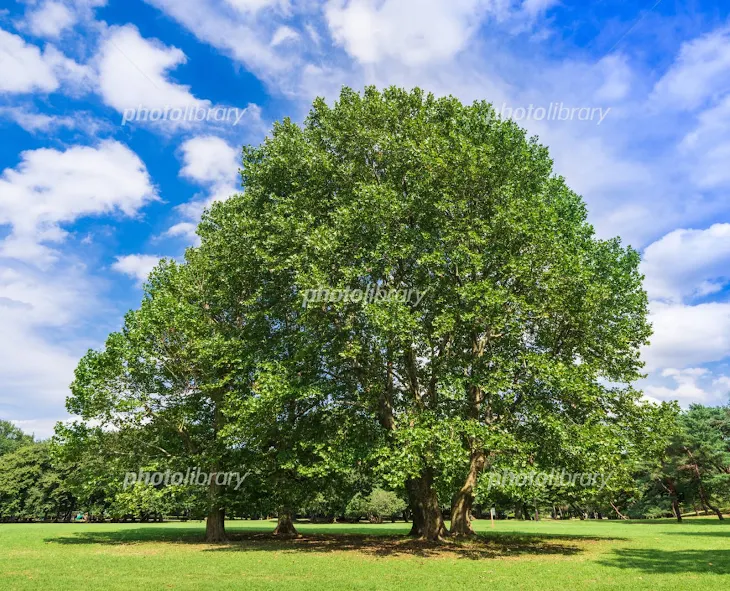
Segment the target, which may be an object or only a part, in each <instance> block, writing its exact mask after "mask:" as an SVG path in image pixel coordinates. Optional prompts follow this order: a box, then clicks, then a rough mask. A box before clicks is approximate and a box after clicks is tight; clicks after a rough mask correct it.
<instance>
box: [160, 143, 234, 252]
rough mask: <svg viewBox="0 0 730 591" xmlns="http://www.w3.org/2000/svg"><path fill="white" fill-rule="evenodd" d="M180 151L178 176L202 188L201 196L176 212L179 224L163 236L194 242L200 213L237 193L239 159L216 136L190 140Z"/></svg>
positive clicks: (226, 144) (230, 148) (229, 147)
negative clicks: (202, 193) (203, 190)
mask: <svg viewBox="0 0 730 591" xmlns="http://www.w3.org/2000/svg"><path fill="white" fill-rule="evenodd" d="M181 149H182V160H183V166H182V168H181V169H180V176H182V177H185V178H187V179H189V180H191V181H193V182H194V183H195V184H197V185H200V186H201V187H204V188H205V194H204V195H203V196H199V197H196V198H195V199H193V200H192V201H189V202H187V203H184V204H182V205H179V206H178V207H177V208H176V209H177V211H178V213H179V214H180V216H181V217H182V218H183V221H181V222H179V223H176V224H175V225H174V226H172V227H171V228H170V229H168V230H167V232H165V235H166V236H171V237H184V238H185V239H186V240H188V241H190V242H196V241H197V239H198V238H197V236H196V235H195V228H196V227H197V223H198V222H199V221H200V216H201V215H202V214H203V211H204V209H205V208H207V207H210V205H211V203H213V202H214V201H225V200H226V199H228V198H229V197H230V196H231V195H233V194H235V193H236V192H237V191H238V188H239V186H240V180H239V176H238V169H239V160H240V158H239V152H238V150H236V149H235V148H233V147H232V146H230V145H229V144H228V143H226V142H225V141H224V140H223V139H221V138H219V137H216V136H199V137H195V138H192V139H190V140H188V141H186V142H185V143H184V144H183V145H182V148H181Z"/></svg>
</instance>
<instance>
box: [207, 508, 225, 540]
mask: <svg viewBox="0 0 730 591" xmlns="http://www.w3.org/2000/svg"><path fill="white" fill-rule="evenodd" d="M225 514H226V512H225V509H223V507H218V506H217V505H213V506H212V507H211V508H210V511H209V512H208V518H207V520H206V522H205V541H206V542H214V543H215V542H225V541H226V525H225Z"/></svg>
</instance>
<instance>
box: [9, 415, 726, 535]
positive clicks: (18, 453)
mask: <svg viewBox="0 0 730 591" xmlns="http://www.w3.org/2000/svg"><path fill="white" fill-rule="evenodd" d="M662 430H663V433H664V435H663V438H662V440H661V449H660V453H659V454H658V455H656V456H654V457H646V458H639V459H637V461H635V462H632V463H630V464H629V463H628V462H627V463H626V464H622V465H620V466H614V467H613V468H614V471H613V473H612V474H611V475H610V477H609V478H608V480H607V484H606V485H605V486H604V487H602V488H600V489H599V487H597V486H593V487H582V486H562V487H561V486H552V487H551V486H543V487H534V486H533V487H530V486H527V485H525V486H522V487H520V486H513V485H509V484H507V485H505V486H500V485H494V484H493V485H492V486H489V487H487V486H486V483H487V476H485V477H484V479H483V481H482V482H481V483H480V486H479V487H478V493H477V497H476V502H475V505H474V507H473V517H474V518H478V519H479V518H481V519H489V518H490V515H491V513H492V510H493V511H494V516H495V518H497V519H506V518H514V519H544V518H549V519H570V518H579V519H596V518H608V519H647V518H649V519H652V518H660V517H675V518H677V519H678V520H679V521H681V520H682V516H683V515H685V516H686V515H687V514H690V515H707V514H709V515H716V516H717V517H719V518H720V519H723V513H728V511H729V510H730V407H707V406H701V405H693V406H691V407H690V408H689V409H688V410H686V411H681V412H676V414H672V415H667V423H666V424H665V425H663V426H662ZM0 450H2V455H0V521H5V522H8V521H59V522H61V521H72V520H74V519H75V518H76V517H77V516H80V515H81V516H83V518H84V519H85V520H91V521H114V522H117V521H138V522H148V521H161V520H163V519H184V520H188V519H204V518H205V517H206V515H207V508H208V496H207V492H208V491H206V490H205V489H201V488H200V487H197V486H164V485H158V486H153V485H145V484H144V483H137V484H135V485H134V486H131V487H129V488H127V489H126V490H124V489H123V486H122V483H123V481H124V474H123V473H121V472H115V471H114V470H113V469H110V467H109V466H108V465H106V463H105V461H104V460H103V458H102V457H101V456H98V455H96V454H94V453H93V452H92V453H84V454H83V455H82V456H81V457H79V458H78V459H77V460H76V461H75V462H69V460H68V458H67V457H66V456H67V453H66V452H65V450H63V449H62V448H60V447H59V442H56V443H52V442H50V441H40V442H39V441H34V440H33V438H32V437H30V436H28V435H25V434H24V433H23V432H22V431H21V430H20V429H18V428H17V427H15V426H14V425H12V424H11V423H9V422H7V421H2V420H0ZM105 466H106V467H105ZM521 468H522V466H521V465H520V464H519V463H518V465H512V466H511V470H515V471H518V470H520V469H521ZM599 468H600V467H599ZM616 469H618V470H620V471H618V470H616ZM376 472H377V471H376V470H372V469H370V470H367V471H366V470H360V469H355V468H353V469H350V470H349V471H344V472H342V473H341V475H340V479H339V480H338V481H334V480H332V481H330V482H329V483H328V484H327V486H326V487H323V488H321V489H320V490H316V489H315V488H312V489H310V492H309V494H308V495H304V497H303V499H304V500H303V502H302V503H301V504H300V505H299V506H297V507H296V508H294V509H293V511H292V514H293V516H294V517H297V518H299V519H306V520H311V521H312V522H320V523H332V522H335V521H340V522H350V523H353V522H358V521H361V520H363V519H365V520H368V521H370V522H371V523H383V522H384V521H395V520H410V519H411V518H412V516H411V515H410V511H409V508H408V503H407V495H406V494H405V491H404V490H402V489H401V490H386V489H384V488H383V481H382V479H379V478H378V477H377V476H376ZM514 473H519V472H514ZM260 485H261V483H260V481H258V480H257V479H256V478H252V479H251V480H248V479H247V482H246V484H245V486H244V487H243V488H242V490H239V491H236V492H235V493H234V494H232V495H231V497H230V502H229V503H228V505H227V506H228V507H229V509H228V514H229V517H232V518H241V519H264V518H267V517H271V516H275V515H276V508H275V506H274V505H273V504H272V503H271V496H270V495H269V494H268V492H267V491H266V490H265V489H262V488H261V486H260ZM441 509H442V511H443V512H444V514H445V516H446V517H447V518H448V517H449V511H450V507H449V506H448V505H445V506H443V507H441Z"/></svg>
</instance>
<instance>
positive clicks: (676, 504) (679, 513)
mask: <svg viewBox="0 0 730 591" xmlns="http://www.w3.org/2000/svg"><path fill="white" fill-rule="evenodd" d="M672 512H673V513H674V516H675V517H676V518H677V521H679V523H682V511H681V510H680V509H679V501H678V500H677V497H673V498H672Z"/></svg>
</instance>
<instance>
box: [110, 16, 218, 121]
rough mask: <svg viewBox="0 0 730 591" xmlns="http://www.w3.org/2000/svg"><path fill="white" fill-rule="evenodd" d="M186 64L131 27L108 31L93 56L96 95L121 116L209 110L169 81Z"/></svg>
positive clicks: (203, 102)
mask: <svg viewBox="0 0 730 591" xmlns="http://www.w3.org/2000/svg"><path fill="white" fill-rule="evenodd" d="M185 61H186V57H185V54H184V53H183V52H182V51H181V50H179V49H178V48H176V47H167V46H165V45H163V44H162V43H160V42H159V41H156V40H149V39H144V38H143V37H142V36H141V35H140V34H139V31H138V30H137V28H136V27H134V26H133V25H125V26H124V27H112V28H111V29H109V31H108V32H107V33H106V36H105V38H104V39H103V40H102V42H101V46H100V49H99V53H98V56H97V67H98V70H99V91H100V93H101V96H102V98H103V100H104V102H105V103H106V104H107V105H109V106H111V107H113V108H114V109H116V110H117V111H119V112H120V113H121V112H124V110H125V109H129V108H137V107H140V106H141V107H144V108H146V109H153V108H160V109H161V108H164V107H165V106H172V107H177V108H184V107H186V106H189V107H203V108H207V107H209V106H210V101H206V100H202V99H199V98H196V97H195V96H193V94H192V93H191V92H190V87H188V86H185V85H182V84H176V83H174V82H170V81H169V79H168V78H169V72H170V71H171V70H174V69H175V68H176V67H178V66H179V65H181V64H184V63H185Z"/></svg>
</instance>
